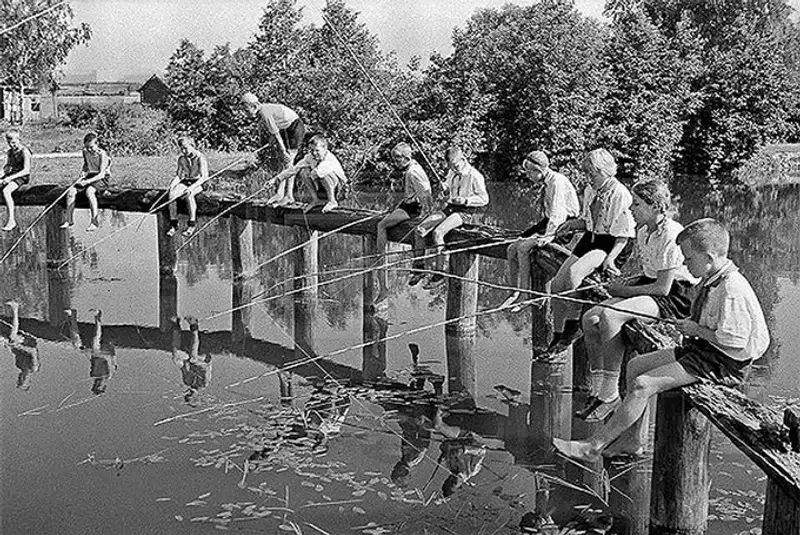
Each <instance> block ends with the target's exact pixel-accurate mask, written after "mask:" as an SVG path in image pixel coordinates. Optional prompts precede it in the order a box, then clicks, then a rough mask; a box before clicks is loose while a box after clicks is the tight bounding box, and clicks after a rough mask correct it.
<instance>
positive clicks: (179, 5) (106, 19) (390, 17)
mask: <svg viewBox="0 0 800 535" xmlns="http://www.w3.org/2000/svg"><path fill="white" fill-rule="evenodd" d="M796 1H797V2H800V0H796ZM508 2H509V0H405V1H403V0H348V1H347V5H348V6H349V7H350V8H351V9H354V10H356V11H358V12H360V13H361V16H360V20H361V21H362V22H364V23H365V24H366V25H367V27H368V28H369V29H370V30H371V31H372V32H373V33H374V34H375V35H377V36H378V38H379V39H380V41H381V47H382V48H383V50H384V51H385V52H388V51H390V50H394V51H396V52H397V55H398V58H399V59H400V61H401V62H403V63H405V62H406V61H408V59H409V58H410V57H411V56H415V55H416V56H420V57H422V58H423V59H425V58H427V57H428V56H429V55H430V53H431V52H433V51H437V52H440V53H442V54H448V53H449V52H450V51H451V46H450V37H451V34H452V30H453V28H455V27H458V26H463V25H464V23H465V22H466V20H467V19H468V18H469V16H470V15H471V14H472V13H473V12H474V11H475V10H476V9H477V8H480V7H501V6H502V5H503V4H506V3H508ZM603 2H604V0H576V2H575V4H576V7H577V8H578V9H579V10H580V11H581V12H582V13H584V14H585V15H587V16H591V17H596V18H600V17H602V11H603ZM514 3H516V4H520V5H530V4H532V3H534V0H516V1H515V2H514ZM71 4H72V7H73V11H74V12H75V18H74V22H75V23H78V22H87V23H89V25H90V26H91V27H92V39H91V40H90V41H89V43H88V46H79V47H77V48H75V49H74V50H73V51H72V52H71V53H70V56H69V57H68V58H67V63H66V65H65V66H64V67H63V71H64V73H66V74H78V73H87V72H91V71H95V70H96V71H97V76H98V81H117V80H123V79H130V78H132V77H134V76H135V77H137V78H142V77H144V78H148V77H149V76H150V75H151V74H154V73H160V72H162V71H163V70H164V68H165V67H166V65H167V61H168V60H169V57H170V55H172V53H173V52H174V51H175V49H176V48H177V46H178V43H179V41H180V40H181V39H183V38H187V39H189V40H191V41H192V42H194V43H195V44H196V45H198V46H199V47H200V48H202V49H203V50H205V51H207V52H209V51H211V49H213V47H214V46H216V45H219V44H224V43H227V42H230V43H231V45H232V46H233V48H238V47H241V46H243V45H244V44H245V43H247V41H249V40H250V38H251V37H252V36H253V35H254V34H255V32H256V29H257V26H258V20H259V18H260V16H261V12H262V8H263V6H264V5H266V0H72V2H71ZM298 5H301V6H303V7H304V14H305V17H306V19H305V20H306V21H307V22H313V23H315V24H319V23H321V22H322V19H321V17H320V11H321V8H322V7H323V6H324V5H325V0H299V2H298Z"/></svg>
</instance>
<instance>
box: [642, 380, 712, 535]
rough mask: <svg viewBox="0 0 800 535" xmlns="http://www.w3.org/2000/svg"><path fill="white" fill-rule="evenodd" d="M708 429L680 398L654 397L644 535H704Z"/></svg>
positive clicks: (679, 395)
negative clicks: (647, 521)
mask: <svg viewBox="0 0 800 535" xmlns="http://www.w3.org/2000/svg"><path fill="white" fill-rule="evenodd" d="M710 444H711V423H710V422H709V421H708V419H707V418H706V417H705V416H703V415H702V414H700V411H698V410H697V409H694V408H691V407H690V406H689V403H688V401H687V400H686V399H685V398H684V397H683V394H682V393H681V392H666V393H664V394H661V395H660V396H659V397H658V410H657V411H656V439H655V447H654V450H653V481H652V498H651V503H650V522H651V526H650V533H653V534H660V533H686V534H687V535H693V534H698V535H699V534H701V533H705V530H706V523H707V520H708V487H709V484H710V481H709V479H708V452H709V449H710Z"/></svg>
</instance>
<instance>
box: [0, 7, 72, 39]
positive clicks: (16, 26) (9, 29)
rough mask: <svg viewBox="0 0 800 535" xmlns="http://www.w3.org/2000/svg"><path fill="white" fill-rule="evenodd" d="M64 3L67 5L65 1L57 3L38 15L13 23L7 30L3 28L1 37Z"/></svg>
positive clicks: (0, 32)
mask: <svg viewBox="0 0 800 535" xmlns="http://www.w3.org/2000/svg"><path fill="white" fill-rule="evenodd" d="M66 3H67V0H64V1H63V2H59V3H57V4H54V5H52V6H50V7H48V8H47V9H43V10H42V11H40V12H38V13H34V14H33V15H31V16H29V17H26V18H24V19H22V20H20V21H18V22H16V23H14V24H12V25H11V26H8V27H7V28H3V29H2V30H0V35H3V34H5V33H8V32H10V31H12V30H14V29H16V28H19V27H20V26H22V25H23V24H25V23H26V22H28V21H31V20H33V19H37V18H39V17H41V16H42V15H44V14H45V13H48V12H50V11H53V10H54V9H56V8H57V7H60V6H63V5H64V4H66Z"/></svg>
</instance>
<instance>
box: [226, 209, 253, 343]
mask: <svg viewBox="0 0 800 535" xmlns="http://www.w3.org/2000/svg"><path fill="white" fill-rule="evenodd" d="M230 238H231V267H232V269H233V283H232V285H231V308H232V309H233V312H232V313H231V339H232V341H233V342H234V343H242V342H244V341H246V340H247V339H248V338H250V335H251V333H250V318H251V314H252V307H249V306H246V305H249V304H250V302H251V301H252V300H253V282H254V281H253V279H252V278H251V276H252V273H253V272H254V271H255V269H256V262H255V256H254V254H253V222H252V221H246V220H244V219H240V218H238V217H235V216H234V217H231V218H230ZM241 307H244V308H241Z"/></svg>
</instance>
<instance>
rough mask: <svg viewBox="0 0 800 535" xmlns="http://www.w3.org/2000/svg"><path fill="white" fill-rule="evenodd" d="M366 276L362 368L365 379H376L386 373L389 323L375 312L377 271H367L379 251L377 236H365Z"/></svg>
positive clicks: (364, 262) (363, 285)
mask: <svg viewBox="0 0 800 535" xmlns="http://www.w3.org/2000/svg"><path fill="white" fill-rule="evenodd" d="M362 243H363V256H364V261H363V262H362V266H363V268H364V276H363V278H362V303H361V304H362V310H363V316H362V334H363V341H364V343H365V344H366V343H369V345H366V346H364V349H363V350H362V352H361V354H362V359H363V360H362V366H361V370H362V373H363V378H364V380H365V381H375V380H376V379H378V378H379V377H383V376H384V375H385V374H386V341H385V340H383V339H384V338H385V337H386V331H387V328H388V323H387V322H386V320H384V319H383V318H381V317H378V316H377V315H376V314H375V304H374V303H375V282H376V281H375V273H376V270H371V271H367V270H368V269H369V268H370V266H373V265H374V264H375V259H374V255H375V254H376V253H377V252H378V244H377V240H376V238H375V236H364V238H363V241H362Z"/></svg>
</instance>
